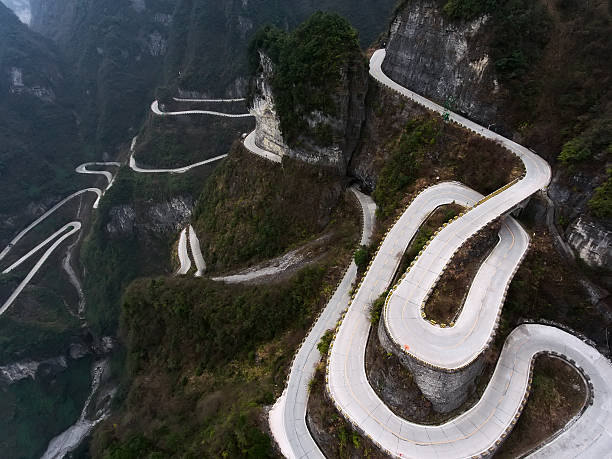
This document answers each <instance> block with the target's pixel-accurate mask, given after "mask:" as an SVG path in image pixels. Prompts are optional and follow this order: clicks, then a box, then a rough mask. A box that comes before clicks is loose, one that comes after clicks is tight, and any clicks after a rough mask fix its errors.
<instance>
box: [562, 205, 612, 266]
mask: <svg viewBox="0 0 612 459" xmlns="http://www.w3.org/2000/svg"><path fill="white" fill-rule="evenodd" d="M566 237H567V242H568V243H569V245H570V246H571V247H572V248H573V249H574V250H575V251H576V253H577V254H578V256H579V257H580V258H581V259H582V260H583V261H584V262H585V263H587V264H588V265H589V266H592V267H597V268H609V267H610V266H612V231H609V230H607V229H606V228H604V227H603V225H602V224H601V223H598V222H596V221H595V220H593V219H591V218H589V217H588V216H581V217H579V218H578V219H577V220H576V221H575V222H574V223H572V224H571V225H570V226H569V228H568V229H567V231H566Z"/></svg>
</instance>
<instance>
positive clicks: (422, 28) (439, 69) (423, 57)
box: [383, 0, 501, 124]
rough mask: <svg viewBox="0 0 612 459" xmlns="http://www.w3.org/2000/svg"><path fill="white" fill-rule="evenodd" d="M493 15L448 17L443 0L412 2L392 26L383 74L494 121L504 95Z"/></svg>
mask: <svg viewBox="0 0 612 459" xmlns="http://www.w3.org/2000/svg"><path fill="white" fill-rule="evenodd" d="M489 19H490V18H489V16H487V15H483V16H479V17H477V18H475V19H473V20H459V21H457V20H453V19H451V18H449V17H447V16H446V15H445V14H444V13H443V11H442V6H441V5H440V3H439V1H437V0H417V1H411V2H408V6H407V7H405V8H404V9H401V10H400V11H399V12H398V14H397V16H396V17H395V19H394V20H393V22H392V24H391V28H390V33H389V39H388V43H387V46H386V48H387V58H386V59H385V62H384V64H383V70H384V71H385V73H386V74H387V75H389V76H390V77H391V79H393V80H395V81H397V82H398V83H400V84H401V85H403V86H405V87H407V88H410V89H412V90H413V91H415V92H417V93H419V94H423V95H425V96H427V97H429V98H431V99H433V100H436V101H438V102H439V103H441V104H444V105H445V106H447V107H448V108H450V109H452V110H453V111H458V112H460V113H466V114H468V115H469V116H470V117H472V118H474V119H477V120H478V121H481V122H482V123H486V124H488V123H490V122H492V121H493V120H494V119H495V118H496V114H497V103H496V99H498V98H499V97H498V96H499V92H500V91H501V88H500V85H499V82H498V81H497V76H496V74H495V67H494V64H493V61H492V57H491V51H490V49H489V37H487V36H486V34H485V33H483V32H484V31H485V30H486V29H487V28H490V21H489Z"/></svg>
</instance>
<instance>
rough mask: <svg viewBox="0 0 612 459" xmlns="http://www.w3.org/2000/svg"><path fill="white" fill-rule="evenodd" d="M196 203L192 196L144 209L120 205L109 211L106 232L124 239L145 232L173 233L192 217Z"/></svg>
mask: <svg viewBox="0 0 612 459" xmlns="http://www.w3.org/2000/svg"><path fill="white" fill-rule="evenodd" d="M193 207H194V202H193V198H192V197H191V196H177V197H174V198H172V199H170V200H168V201H163V202H157V203H151V204H150V205H146V206H145V207H144V209H135V208H134V206H132V205H127V204H123V205H119V206H115V207H113V208H111V209H110V210H109V216H110V221H109V222H108V223H107V224H106V232H107V233H108V234H109V235H111V236H113V237H122V236H129V235H131V234H135V233H136V232H139V231H143V232H145V233H158V234H161V233H172V232H175V231H178V230H179V229H180V228H181V227H182V226H184V225H185V223H186V222H187V221H188V220H189V217H191V213H192V211H193Z"/></svg>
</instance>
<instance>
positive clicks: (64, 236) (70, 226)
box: [0, 222, 81, 316]
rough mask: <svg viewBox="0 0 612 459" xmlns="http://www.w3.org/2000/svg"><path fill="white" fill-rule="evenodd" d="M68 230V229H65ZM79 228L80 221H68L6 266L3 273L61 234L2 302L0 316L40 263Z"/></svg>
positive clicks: (40, 265)
mask: <svg viewBox="0 0 612 459" xmlns="http://www.w3.org/2000/svg"><path fill="white" fill-rule="evenodd" d="M66 230H68V231H66ZM80 230H81V223H80V222H70V223H68V224H66V225H65V226H63V227H62V228H60V229H59V230H57V231H56V232H55V233H54V234H53V235H52V236H51V237H49V238H47V239H46V240H45V241H44V242H43V243H41V244H39V245H38V246H37V247H35V248H34V249H32V250H31V251H30V252H29V253H28V254H27V255H24V257H22V259H20V260H18V261H17V262H16V263H15V264H13V265H12V266H11V267H10V268H8V269H7V270H5V271H4V273H6V272H10V270H12V269H13V268H15V267H16V265H17V266H18V265H19V264H21V263H22V262H23V261H25V259H26V258H29V257H30V256H31V255H33V254H34V252H37V251H38V250H39V249H40V248H42V247H43V245H46V244H47V243H48V242H49V241H51V240H53V239H54V238H55V237H57V236H59V235H61V236H60V237H59V238H58V239H57V240H56V241H55V242H54V243H53V244H52V245H51V246H50V247H49V248H48V249H47V250H46V251H45V253H44V254H43V256H42V257H40V259H39V260H38V261H37V262H36V264H35V265H34V267H33V268H32V269H31V270H30V272H29V273H28V274H27V275H26V277H25V278H24V279H23V280H22V281H21V283H20V284H19V285H18V286H17V288H16V289H15V290H14V291H13V293H11V295H10V296H9V297H8V299H7V300H6V301H5V302H4V304H3V305H2V307H0V316H1V315H2V314H4V313H5V312H6V310H7V309H8V308H9V307H10V306H11V305H12V304H13V302H14V301H15V299H17V297H18V296H19V294H20V293H21V292H22V291H23V289H24V288H25V287H26V286H27V285H28V284H29V283H30V281H31V280H32V278H33V277H34V276H35V275H36V273H37V272H38V270H39V269H40V268H41V267H42V265H43V264H44V263H45V261H47V258H49V257H50V256H51V254H52V253H53V251H54V250H55V249H56V248H57V247H58V246H59V245H60V244H61V243H62V242H64V241H65V240H66V239H68V238H69V237H70V236H72V235H73V234H75V233H77V232H79V231H80ZM4 273H3V274H4Z"/></svg>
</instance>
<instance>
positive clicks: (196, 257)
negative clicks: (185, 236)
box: [189, 225, 206, 277]
mask: <svg viewBox="0 0 612 459" xmlns="http://www.w3.org/2000/svg"><path fill="white" fill-rule="evenodd" d="M189 246H190V247H191V253H192V255H193V261H194V262H195V265H196V273H195V274H194V275H195V277H202V274H204V271H206V262H205V261H204V257H203V256H202V248H201V247H200V240H199V239H198V235H197V234H196V232H195V230H194V229H193V226H191V225H189Z"/></svg>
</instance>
